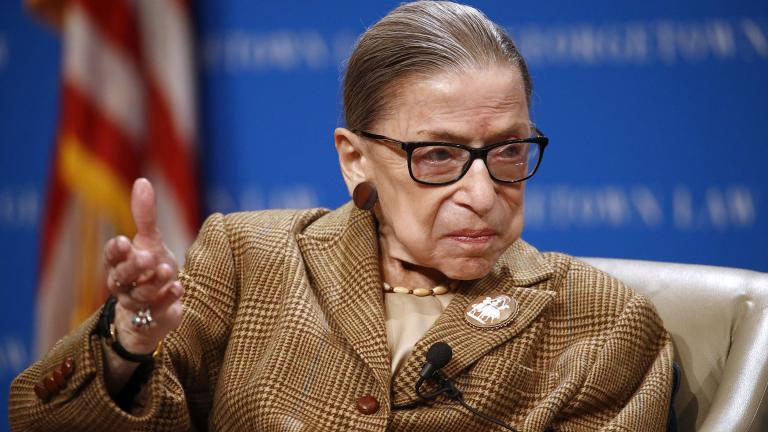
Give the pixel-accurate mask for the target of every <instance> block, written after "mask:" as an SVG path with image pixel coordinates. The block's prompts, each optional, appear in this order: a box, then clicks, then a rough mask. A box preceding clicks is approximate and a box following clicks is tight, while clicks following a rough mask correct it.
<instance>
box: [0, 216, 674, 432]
mask: <svg viewBox="0 0 768 432" xmlns="http://www.w3.org/2000/svg"><path fill="white" fill-rule="evenodd" d="M377 253H378V246H377V237H376V226H375V222H374V220H373V218H372V217H371V216H370V214H369V213H367V212H362V211H359V210H357V209H355V208H354V207H353V206H351V205H349V204H347V205H346V206H344V207H342V208H340V209H339V210H336V211H333V212H328V211H326V210H318V209H315V210H303V211H287V210H283V211H262V212H247V213H235V214H231V215H227V216H222V215H220V214H216V215H213V216H211V217H210V218H209V219H208V220H207V221H206V223H205V224H204V226H203V228H202V230H201V232H200V234H199V236H198V238H197V241H196V242H195V244H194V245H193V246H192V247H191V249H190V250H189V251H188V253H187V258H186V264H185V268H184V269H183V270H182V271H181V272H180V275H179V277H180V280H181V281H182V282H183V284H184V286H185V287H186V290H187V293H186V294H185V297H184V304H185V314H184V319H183V322H182V325H181V327H180V328H179V329H178V330H177V331H175V332H173V333H172V334H171V335H169V336H168V337H167V339H166V343H165V346H164V351H163V354H162V357H161V358H160V359H159V360H156V362H155V365H154V366H153V367H151V368H147V369H148V370H147V371H146V374H145V376H143V377H142V376H138V375H141V374H137V378H135V379H137V380H141V379H145V380H146V382H145V383H144V384H143V386H141V389H142V390H141V391H140V392H139V393H138V394H137V395H136V396H135V398H134V399H133V403H132V405H131V407H130V408H129V409H127V410H122V409H121V408H119V407H118V406H117V405H116V404H115V403H114V402H113V401H112V399H110V397H109V396H108V394H107V393H106V389H105V384H104V379H103V375H102V351H101V350H102V344H101V343H100V341H99V339H98V336H96V335H94V334H93V330H94V328H95V326H96V321H97V315H94V316H93V317H91V318H90V319H89V320H88V321H86V322H85V323H83V324H82V325H81V326H80V327H79V328H78V329H77V330H75V331H74V332H72V333H71V334H70V335H68V336H67V337H65V338H64V339H62V340H61V341H59V342H58V343H57V344H56V346H55V347H54V348H53V349H52V350H51V351H50V352H49V353H48V354H47V355H46V356H45V357H44V358H43V359H42V360H40V361H38V362H37V363H35V364H33V365H32V366H30V367H29V368H28V369H27V370H26V371H24V372H23V373H22V374H21V375H20V376H19V377H17V378H16V380H15V381H14V382H13V384H12V388H11V395H10V403H9V417H10V423H11V429H12V430H15V431H22V430H24V431H31V430H69V431H75V430H84V431H110V432H118V431H129V430H147V431H150V430H151V431H186V430H206V429H208V430H227V431H245V430H249V431H250V430H254V431H294V430H318V431H348V430H349V431H353V430H354V431H358V430H359V431H383V430H395V431H406V430H409V431H410V430H418V431H461V432H464V431H472V430H493V425H492V424H490V423H487V422H485V421H484V420H481V419H479V418H478V417H476V416H474V415H471V414H470V413H468V412H467V411H466V410H464V409H463V408H462V407H460V406H458V405H457V403H455V402H453V401H451V400H446V399H438V400H437V401H435V402H432V403H430V404H427V405H425V404H417V405H416V406H415V407H411V408H405V409H400V408H393V406H400V405H407V404H411V403H414V402H418V397H417V396H416V394H415V392H414V384H415V381H416V378H417V377H418V372H419V370H420V368H421V365H422V363H423V362H424V358H425V356H424V355H425V352H426V350H427V348H428V347H429V346H430V345H432V344H433V343H434V342H436V341H446V342H448V343H449V344H450V345H451V347H452V348H453V352H454V357H453V359H452V360H451V362H450V363H449V364H448V365H447V366H446V367H445V368H444V371H445V372H446V373H447V375H448V376H450V377H453V379H454V380H455V383H456V385H457V387H458V388H459V389H461V390H462V391H463V393H464V396H465V399H466V401H467V402H468V403H469V404H470V405H473V406H475V407H476V408H478V409H479V410H480V411H482V412H484V413H487V414H490V415H492V416H495V417H497V418H500V419H502V420H504V421H506V422H507V423H510V424H512V425H513V426H515V427H516V428H517V429H518V430H520V431H542V430H558V431H587V430H621V431H656V430H663V429H664V425H665V421H666V417H667V411H668V407H669V402H670V393H671V387H672V383H671V382H672V344H671V341H670V337H669V335H668V334H667V332H666V331H665V330H664V328H663V326H662V322H661V320H660V319H659V317H658V316H657V314H656V312H655V310H654V308H653V306H652V305H651V304H650V302H649V301H648V299H646V298H644V297H642V296H639V295H636V294H635V293H633V292H632V291H631V290H630V289H628V288H627V287H625V286H624V285H622V284H621V283H620V282H618V281H617V280H615V279H613V278H612V277H610V276H608V275H606V274H604V273H601V272H600V271H598V270H596V269H594V268H592V267H589V266H587V265H586V264H584V263H582V262H580V261H577V260H575V259H573V258H571V257H569V256H566V255H562V254H554V253H545V254H542V253H539V252H538V251H537V250H536V249H534V248H533V247H531V246H529V245H528V244H526V243H525V242H523V241H517V242H516V243H515V244H513V245H512V246H511V247H510V248H509V250H508V251H507V252H506V253H505V254H504V255H503V256H502V257H501V259H500V260H499V262H498V263H497V265H496V266H495V268H494V269H493V271H492V272H491V273H490V274H488V275H487V276H486V277H484V278H483V279H481V280H479V281H476V282H474V283H468V284H466V285H465V286H463V287H461V288H459V290H458V292H457V294H456V295H455V297H454V299H453V300H452V302H451V303H450V304H449V305H448V307H447V308H446V310H445V312H444V313H443V315H442V316H440V318H439V319H438V320H437V322H436V323H435V324H434V326H433V327H432V328H431V329H430V330H429V331H428V332H427V334H426V335H425V336H424V337H423V338H422V339H421V340H420V341H419V342H418V343H417V344H416V346H415V347H414V350H413V354H412V355H411V356H410V357H409V358H408V360H407V361H406V363H405V364H404V366H403V367H402V368H401V370H400V372H399V373H398V374H397V375H395V376H391V372H390V360H389V350H388V347H387V342H386V333H385V326H384V312H383V299H382V290H381V283H380V279H379V262H378V257H377ZM490 291H497V292H501V293H506V294H508V295H510V296H512V297H513V298H515V299H516V300H517V302H518V304H519V313H518V314H517V316H516V317H515V319H514V321H513V322H512V323H511V324H510V325H508V326H506V327H503V328H499V329H494V330H488V329H478V328H474V327H472V326H470V325H468V324H467V323H466V322H465V320H464V319H463V315H464V310H465V307H466V306H467V305H468V304H470V303H472V302H474V301H475V300H476V299H477V298H478V297H479V296H481V295H483V294H484V293H486V292H490ZM67 356H71V357H73V358H74V359H75V371H74V374H73V375H72V377H71V378H70V380H69V381H68V383H67V384H66V386H65V387H64V388H63V389H62V390H61V392H60V393H58V394H57V395H56V396H54V397H52V398H51V399H50V400H48V401H47V402H43V401H41V400H39V399H38V398H37V397H36V396H35V393H34V392H33V386H34V385H35V384H37V383H38V382H39V380H40V379H41V378H42V377H43V376H45V375H46V374H49V373H50V372H51V371H52V370H54V369H55V368H56V367H57V366H58V365H59V364H60V363H61V362H62V359H64V358H65V357H67ZM362 395H373V396H374V397H375V398H376V399H377V400H378V401H379V403H380V406H381V407H380V409H379V410H378V412H376V413H374V414H369V415H365V414H361V413H360V412H359V411H358V409H357V407H356V401H357V399H358V398H359V397H360V396H362Z"/></svg>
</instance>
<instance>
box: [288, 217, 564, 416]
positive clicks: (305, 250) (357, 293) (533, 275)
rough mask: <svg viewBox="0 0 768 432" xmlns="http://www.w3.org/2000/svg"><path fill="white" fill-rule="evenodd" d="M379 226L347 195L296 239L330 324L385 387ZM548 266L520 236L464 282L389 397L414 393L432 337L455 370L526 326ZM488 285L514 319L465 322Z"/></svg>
mask: <svg viewBox="0 0 768 432" xmlns="http://www.w3.org/2000/svg"><path fill="white" fill-rule="evenodd" d="M376 232H377V229H376V222H375V220H374V218H373V216H372V215H371V213H370V212H364V211H360V210H358V209H356V208H355V207H354V206H353V205H352V204H351V203H347V204H346V205H344V206H343V207H341V208H339V209H337V210H336V211H333V212H331V213H328V214H327V215H325V216H323V217H322V218H320V219H318V220H317V221H315V222H314V223H313V224H311V225H310V226H308V227H307V228H306V229H305V230H304V231H303V232H302V233H301V234H299V236H298V238H297V242H298V246H299V248H300V249H301V251H302V256H303V257H304V262H305V263H306V266H307V270H308V272H309V275H310V278H311V279H312V283H313V285H314V286H315V290H316V292H317V295H318V299H319V301H320V303H321V304H322V305H323V307H324V308H325V309H326V310H327V315H326V316H328V317H329V324H330V325H331V328H332V329H338V331H339V332H340V333H341V334H342V335H343V336H344V337H345V338H346V339H347V341H348V342H349V344H350V345H351V346H352V348H353V349H354V350H355V352H356V353H357V354H358V355H359V356H360V358H361V359H362V360H363V362H364V363H365V364H366V365H367V366H368V367H369V368H370V369H371V371H372V372H373V374H374V376H375V377H376V380H377V381H378V382H379V383H380V384H381V385H382V388H383V389H389V388H390V379H391V377H390V370H391V369H390V362H391V360H390V353H389V348H388V345H387V337H386V330H385V323H384V301H383V293H382V288H381V279H380V275H379V259H378V239H377V235H376ZM552 274H553V269H552V268H551V266H550V265H549V263H548V262H547V261H546V260H545V259H544V258H543V257H542V256H541V254H540V253H539V252H538V251H537V250H536V249H535V248H533V247H532V246H530V245H528V244H527V243H525V242H524V241H522V240H518V241H517V242H515V243H514V244H513V245H512V246H511V247H510V248H509V249H508V250H507V251H506V252H505V253H504V254H503V255H502V256H501V258H500V259H499V261H498V262H497V263H496V265H495V266H494V268H493V270H492V271H491V272H490V273H489V274H488V275H486V276H485V277H483V278H482V279H480V280H478V281H474V282H469V283H465V284H462V286H461V287H460V288H459V289H458V290H457V292H456V294H455V296H454V298H453V300H451V303H450V304H449V305H448V307H447V308H446V309H445V311H444V312H443V314H442V315H441V316H440V318H438V320H437V321H436V322H435V324H434V325H433V326H432V328H431V329H430V330H429V331H428V332H427V334H426V335H424V337H423V338H422V339H421V340H420V341H419V342H417V343H416V345H415V346H414V349H413V352H412V353H411V355H410V356H409V357H408V359H407V360H406V362H405V364H403V366H402V367H401V368H400V370H399V371H398V373H397V375H396V376H395V377H394V382H393V383H392V386H391V387H392V391H393V395H392V396H393V401H392V402H393V403H394V404H396V405H401V404H407V403H412V402H415V401H416V400H417V399H418V397H417V396H416V393H415V389H414V386H415V383H416V379H417V377H418V373H419V370H420V369H421V365H422V364H423V362H424V359H425V353H426V351H427V349H428V348H429V347H430V346H431V345H432V344H433V343H435V342H438V341H444V342H447V343H448V344H449V345H450V346H451V348H453V353H454V356H453V359H452V360H451V362H450V363H449V364H448V365H447V366H446V367H445V368H444V369H443V371H444V372H445V373H446V374H447V375H448V376H455V375H457V374H458V373H460V372H461V371H462V370H464V369H465V368H466V367H468V366H469V365H471V364H472V363H474V362H475V361H477V360H478V359H479V358H480V357H482V356H483V355H485V354H486V353H487V352H488V351H490V350H492V349H493V348H494V347H496V346H498V345H500V344H502V343H504V342H505V341H507V340H509V339H510V338H512V337H513V336H515V335H516V334H517V333H519V332H520V331H521V330H522V329H524V328H525V327H527V326H528V325H529V324H530V323H531V322H532V321H533V320H534V319H535V318H536V317H537V316H538V315H539V314H540V313H541V311H542V310H543V309H544V308H545V307H546V306H547V305H548V304H549V303H550V302H551V300H552V299H553V298H554V296H555V293H554V291H547V290H543V289H541V287H539V286H538V285H537V284H539V283H540V282H543V281H545V280H547V279H549V278H550V277H551V275H552ZM492 292H498V293H500V294H507V295H510V296H511V297H513V298H514V299H515V300H516V301H517V303H518V308H519V312H518V314H517V316H516V317H515V318H514V320H513V322H512V323H511V324H509V325H507V326H506V327H502V328H500V329H495V330H489V329H478V328H475V327H472V326H470V325H469V324H467V322H466V321H465V320H464V310H465V308H466V307H467V306H468V305H469V304H471V303H474V302H475V301H476V299H477V298H478V297H480V296H483V295H484V294H490V293H492Z"/></svg>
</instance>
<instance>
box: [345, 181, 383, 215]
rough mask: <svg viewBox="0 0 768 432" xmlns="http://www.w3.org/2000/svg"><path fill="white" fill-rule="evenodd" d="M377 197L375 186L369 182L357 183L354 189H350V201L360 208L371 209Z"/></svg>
mask: <svg viewBox="0 0 768 432" xmlns="http://www.w3.org/2000/svg"><path fill="white" fill-rule="evenodd" d="M378 199H379V194H378V192H376V186H374V185H373V183H371V182H367V181H364V182H362V183H359V184H358V185H357V186H355V190H354V191H352V201H354V203H355V206H356V207H357V208H359V209H360V210H370V209H372V208H373V206H374V205H375V204H376V201H378Z"/></svg>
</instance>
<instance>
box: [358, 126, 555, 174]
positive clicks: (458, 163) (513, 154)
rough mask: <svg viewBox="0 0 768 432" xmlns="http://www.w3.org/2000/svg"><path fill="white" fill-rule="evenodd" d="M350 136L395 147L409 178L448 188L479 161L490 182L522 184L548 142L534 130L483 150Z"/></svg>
mask: <svg viewBox="0 0 768 432" xmlns="http://www.w3.org/2000/svg"><path fill="white" fill-rule="evenodd" d="M351 131H352V132H354V133H356V134H358V135H360V136H363V137H365V138H368V139H371V140H375V141H379V142H382V143H385V144H394V145H397V146H399V147H400V148H401V149H403V150H405V153H406V154H407V155H408V172H409V173H410V174H411V178H412V179H413V180H414V181H416V182H418V183H422V184H426V185H447V184H451V183H454V182H457V181H459V180H460V179H461V178H462V177H464V175H465V174H466V173H467V171H469V167H470V166H472V162H474V161H475V159H481V160H482V161H483V162H484V163H485V166H486V168H487V169H488V174H490V176H491V178H492V179H494V180H496V181H498V182H501V183H518V182H521V181H525V180H527V179H529V178H531V177H533V175H534V174H536V170H538V169H539V165H540V164H541V158H542V157H543V156H544V149H545V148H546V147H547V144H548V143H549V138H547V137H545V136H543V134H542V133H541V131H539V130H538V129H536V134H537V135H536V136H532V137H530V138H522V139H511V140H506V141H502V142H498V143H495V144H490V145H487V146H485V147H480V148H476V147H470V146H467V145H464V144H455V143H447V142H433V141H418V142H404V141H399V140H396V139H393V138H389V137H385V136H384V135H377V134H374V133H371V132H366V131H362V130H359V129H351Z"/></svg>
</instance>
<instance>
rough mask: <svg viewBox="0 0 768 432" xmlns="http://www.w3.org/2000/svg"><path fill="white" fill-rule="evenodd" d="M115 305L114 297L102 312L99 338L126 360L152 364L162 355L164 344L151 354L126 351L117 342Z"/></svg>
mask: <svg viewBox="0 0 768 432" xmlns="http://www.w3.org/2000/svg"><path fill="white" fill-rule="evenodd" d="M115 304H117V299H116V298H115V297H113V296H110V297H109V298H108V299H107V301H106V303H104V308H103V309H102V310H101V316H100V317H99V325H98V333H99V336H101V337H102V338H104V339H105V340H107V341H109V342H110V346H111V347H112V350H114V351H115V354H117V355H118V356H120V358H122V359H124V360H128V361H132V362H136V363H150V362H152V361H153V360H154V359H155V357H157V356H158V355H159V354H160V350H161V348H162V345H163V343H162V342H160V343H158V344H157V348H155V350H154V351H153V352H151V353H149V354H134V353H132V352H130V351H128V350H127V349H125V347H124V346H122V345H121V344H120V342H119V341H118V340H117V328H116V327H115Z"/></svg>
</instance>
